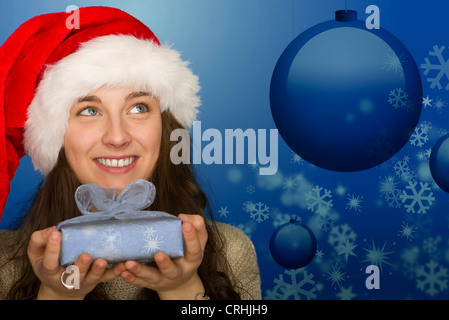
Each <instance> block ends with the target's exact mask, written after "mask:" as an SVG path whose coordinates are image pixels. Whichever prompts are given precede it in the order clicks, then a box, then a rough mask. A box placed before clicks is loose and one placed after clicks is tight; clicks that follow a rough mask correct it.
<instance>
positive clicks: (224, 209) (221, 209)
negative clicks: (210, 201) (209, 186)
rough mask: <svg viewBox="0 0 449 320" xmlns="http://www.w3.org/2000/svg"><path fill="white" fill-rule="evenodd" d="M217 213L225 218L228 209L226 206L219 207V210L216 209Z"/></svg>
mask: <svg viewBox="0 0 449 320" xmlns="http://www.w3.org/2000/svg"><path fill="white" fill-rule="evenodd" d="M218 213H219V214H220V218H222V217H225V218H227V217H228V213H229V211H228V207H224V208H223V207H220V210H218Z"/></svg>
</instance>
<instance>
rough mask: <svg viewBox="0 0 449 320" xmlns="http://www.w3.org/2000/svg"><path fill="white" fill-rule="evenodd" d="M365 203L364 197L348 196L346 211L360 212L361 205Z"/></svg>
mask: <svg viewBox="0 0 449 320" xmlns="http://www.w3.org/2000/svg"><path fill="white" fill-rule="evenodd" d="M362 201H363V197H362V196H357V197H355V196H354V195H348V203H347V204H346V209H349V210H351V209H354V210H355V211H358V212H360V210H361V208H362V206H361V205H360V203H362Z"/></svg>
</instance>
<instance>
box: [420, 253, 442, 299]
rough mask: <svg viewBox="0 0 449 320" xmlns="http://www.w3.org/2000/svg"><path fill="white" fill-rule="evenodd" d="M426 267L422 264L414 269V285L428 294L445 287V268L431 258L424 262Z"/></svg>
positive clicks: (432, 294) (437, 291)
mask: <svg viewBox="0 0 449 320" xmlns="http://www.w3.org/2000/svg"><path fill="white" fill-rule="evenodd" d="M426 267H427V269H428V270H426V268H425V267H424V266H420V267H418V268H417V269H416V287H417V288H418V289H419V290H421V291H423V292H425V293H427V294H428V295H430V296H434V295H436V294H437V293H439V292H441V291H443V290H445V289H447V279H448V275H447V269H446V268H444V267H442V266H440V265H438V262H435V261H433V260H431V261H430V262H429V263H426ZM437 267H439V269H438V270H437ZM420 278H422V280H421V279H420Z"/></svg>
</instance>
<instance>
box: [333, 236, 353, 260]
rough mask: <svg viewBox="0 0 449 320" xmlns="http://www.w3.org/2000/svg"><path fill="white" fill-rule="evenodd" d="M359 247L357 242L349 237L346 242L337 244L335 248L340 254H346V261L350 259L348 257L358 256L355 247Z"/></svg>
mask: <svg viewBox="0 0 449 320" xmlns="http://www.w3.org/2000/svg"><path fill="white" fill-rule="evenodd" d="M356 247H357V245H356V244H354V243H353V242H351V241H349V239H346V242H345V243H339V244H338V245H337V247H336V248H335V250H336V251H337V254H338V255H341V254H344V256H345V259H346V261H348V257H349V256H350V255H351V256H354V257H355V256H356V254H355V253H354V249H355V248H356Z"/></svg>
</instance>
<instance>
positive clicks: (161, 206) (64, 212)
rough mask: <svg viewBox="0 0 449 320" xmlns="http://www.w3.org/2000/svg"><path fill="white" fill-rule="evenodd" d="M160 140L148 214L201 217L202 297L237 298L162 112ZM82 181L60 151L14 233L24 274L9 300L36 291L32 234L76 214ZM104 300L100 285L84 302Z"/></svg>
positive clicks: (169, 119)
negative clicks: (204, 235) (204, 234)
mask: <svg viewBox="0 0 449 320" xmlns="http://www.w3.org/2000/svg"><path fill="white" fill-rule="evenodd" d="M162 128H163V129H162V139H161V146H160V152H159V159H158V162H157V164H156V168H155V171H154V173H153V176H152V179H151V182H152V183H153V184H154V185H155V186H156V199H155V201H154V203H153V204H152V205H151V208H150V209H151V210H158V211H165V212H168V213H171V214H173V215H178V214H179V213H186V214H200V215H202V216H203V217H204V219H205V221H206V228H207V231H208V241H207V244H206V248H205V252H204V258H203V261H202V263H201V265H200V267H199V268H198V274H199V276H200V278H201V280H202V281H203V284H204V287H205V289H206V293H207V294H208V295H209V296H210V297H211V299H239V298H240V296H239V294H238V293H237V290H236V289H237V288H234V285H233V281H231V279H232V274H231V271H230V268H229V266H228V263H227V260H226V257H225V255H224V252H223V246H224V243H223V239H222V237H221V236H220V233H219V231H218V229H217V226H216V224H215V222H214V220H213V214H212V210H211V209H210V207H209V202H208V199H207V197H206V195H205V193H204V192H203V191H202V190H201V188H200V187H199V183H198V182H197V179H196V178H195V175H194V173H193V171H192V168H191V166H190V165H188V164H178V165H175V164H173V163H172V162H171V161H170V158H169V154H170V150H171V148H172V147H173V145H174V144H176V143H177V142H176V141H170V134H171V132H172V131H173V130H174V129H177V128H183V127H182V126H181V125H180V124H179V122H178V121H176V119H175V118H174V117H173V116H172V115H171V114H170V113H169V112H163V113H162ZM79 186H80V182H79V181H78V179H77V178H76V175H75V173H74V172H73V170H72V169H71V168H70V166H69V164H68V162H67V159H66V157H65V152H64V150H63V149H61V151H60V153H59V158H58V162H57V164H56V166H55V167H54V168H53V170H52V171H51V172H50V173H49V174H48V175H47V176H46V177H45V180H44V181H43V182H42V184H41V187H40V189H39V191H38V194H37V196H36V199H35V201H34V202H33V205H32V206H31V209H30V211H29V212H28V214H27V216H26V217H25V219H24V222H23V224H22V226H21V228H20V229H19V230H18V233H19V234H18V238H17V239H18V243H17V245H16V248H17V250H16V252H15V254H14V256H13V258H12V259H14V260H18V262H19V266H20V268H21V269H20V270H22V272H23V274H22V276H21V277H19V279H18V281H17V282H16V283H15V284H14V285H13V287H12V288H11V290H10V292H9V298H10V299H33V298H35V297H36V296H37V293H38V291H39V286H40V281H39V279H38V278H37V277H36V275H35V274H34V271H33V269H32V267H31V264H30V261H29V259H28V256H27V254H26V247H27V245H28V242H29V239H30V236H31V234H32V233H33V232H34V231H36V230H42V229H45V228H47V227H50V226H54V225H56V224H57V223H59V222H60V221H63V220H66V219H70V218H73V217H76V216H79V215H80V212H79V210H78V208H77V207H76V204H75V200H74V196H73V195H74V194H75V191H76V188H78V187H79ZM145 290H146V292H145V293H146V294H145V296H146V297H148V298H150V299H158V296H157V293H156V292H154V291H152V290H148V289H145ZM89 298H90V299H101V298H105V296H104V293H103V292H102V290H101V286H97V288H96V289H95V290H93V291H92V292H91V293H89V294H88V295H87V296H86V299H89Z"/></svg>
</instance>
